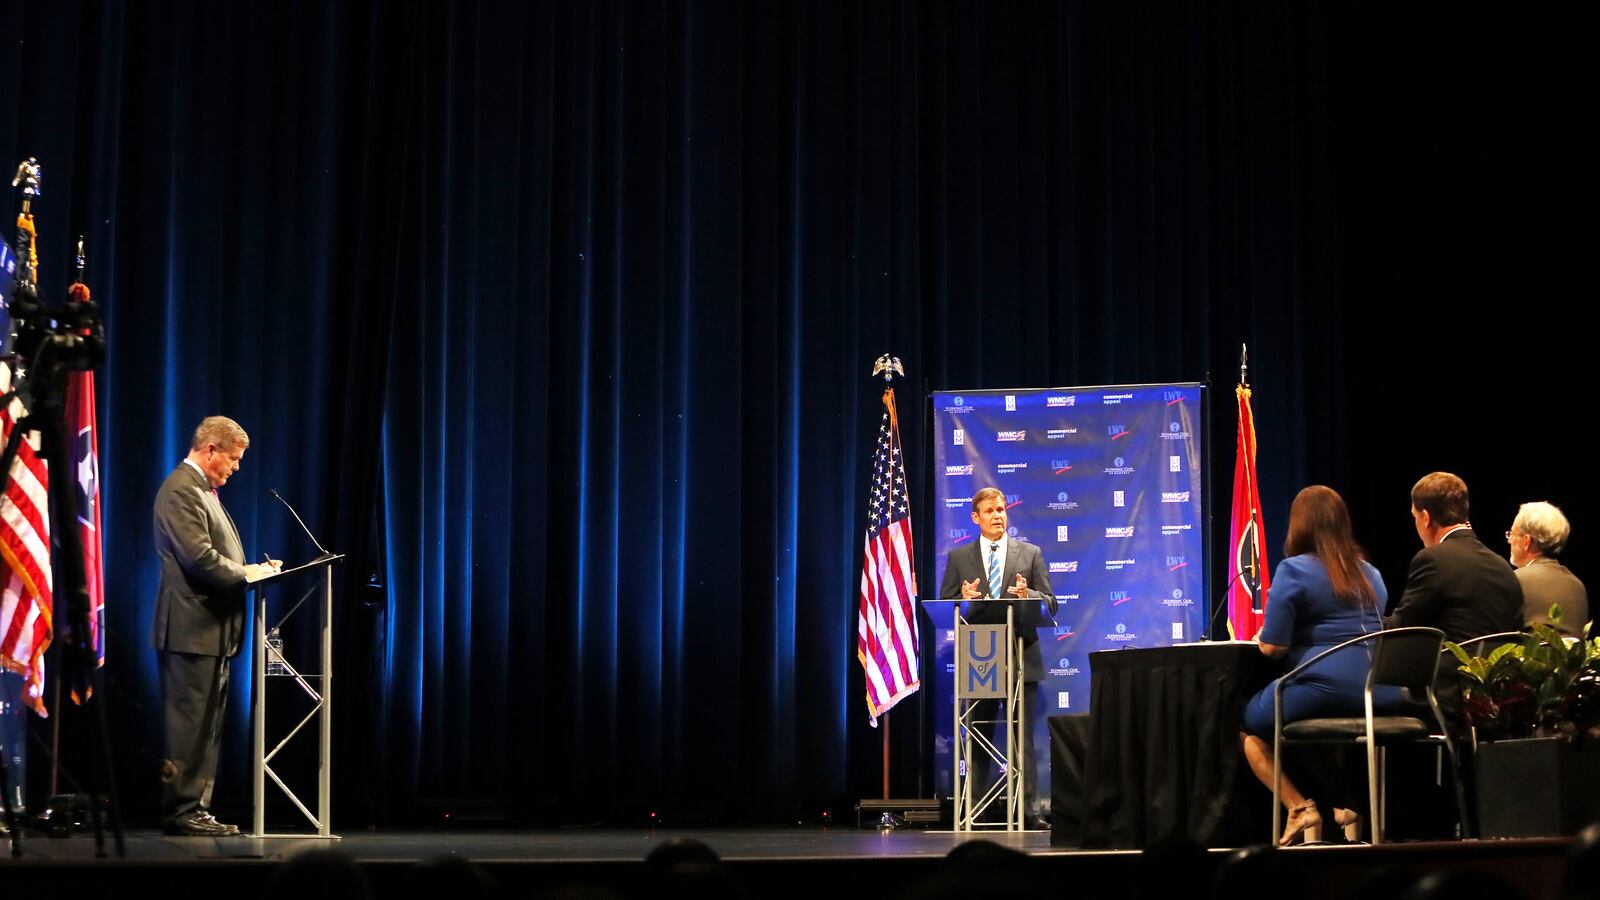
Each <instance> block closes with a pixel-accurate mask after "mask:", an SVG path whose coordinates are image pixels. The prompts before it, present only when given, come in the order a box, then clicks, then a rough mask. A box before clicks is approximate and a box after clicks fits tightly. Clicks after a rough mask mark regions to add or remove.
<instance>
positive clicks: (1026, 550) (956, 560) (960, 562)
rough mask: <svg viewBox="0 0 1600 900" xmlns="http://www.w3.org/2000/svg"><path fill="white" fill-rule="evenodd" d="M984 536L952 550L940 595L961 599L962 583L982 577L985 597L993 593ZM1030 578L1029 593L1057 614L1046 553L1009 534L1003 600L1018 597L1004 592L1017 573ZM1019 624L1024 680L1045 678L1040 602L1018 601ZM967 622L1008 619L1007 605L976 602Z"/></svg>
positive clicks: (989, 622)
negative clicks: (1041, 644) (985, 558)
mask: <svg viewBox="0 0 1600 900" xmlns="http://www.w3.org/2000/svg"><path fill="white" fill-rule="evenodd" d="M982 540H983V539H982V538H981V537H980V538H979V539H978V540H977V541H974V542H973V543H971V544H969V545H967V546H965V547H957V548H956V549H954V550H951V551H950V556H949V558H948V562H947V563H946V564H945V568H944V583H943V584H942V585H940V586H939V596H940V598H942V599H945V600H959V599H961V583H962V582H964V581H971V580H972V579H974V578H976V579H978V582H979V584H980V586H981V587H982V589H983V594H984V596H986V597H987V596H988V595H989V573H988V572H987V571H986V570H985V569H984V567H983V547H982V546H981V542H982ZM1018 575H1021V576H1022V577H1023V578H1026V579H1028V596H1029V597H1030V598H1033V599H1036V600H1040V601H1043V602H1044V604H1045V605H1047V606H1048V607H1049V608H1050V615H1051V616H1054V615H1055V614H1056V608H1057V604H1056V595H1055V594H1054V593H1052V592H1051V590H1050V575H1049V573H1048V572H1047V571H1046V570H1045V565H1044V554H1042V553H1040V552H1039V548H1038V547H1036V546H1034V545H1033V544H1025V543H1023V542H1022V541H1019V540H1017V539H1015V538H1013V537H1011V536H1009V535H1007V537H1006V570H1005V571H1004V572H1002V573H1001V576H1000V585H1001V587H1000V590H1001V592H1002V593H1001V595H1000V599H1014V598H1012V597H1011V595H1010V594H1007V593H1004V591H1005V590H1006V588H1008V587H1010V586H1011V585H1013V584H1016V583H1017V576H1018ZM1015 608H1016V610H1017V617H1016V620H1015V621H1016V625H1017V630H1018V632H1019V634H1018V635H1017V637H1018V638H1020V639H1021V640H1022V680H1023V681H1040V680H1042V679H1043V678H1044V658H1043V657H1042V656H1040V654H1039V632H1038V628H1039V626H1040V625H1043V624H1045V619H1044V616H1042V615H1040V610H1039V604H1038V603H1018V604H1015ZM970 612H971V615H968V616H967V621H969V622H975V623H985V624H995V623H1001V622H1004V621H1005V620H1006V604H1004V603H974V604H972V609H971V610H970Z"/></svg>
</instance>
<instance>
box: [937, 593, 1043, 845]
mask: <svg viewBox="0 0 1600 900" xmlns="http://www.w3.org/2000/svg"><path fill="white" fill-rule="evenodd" d="M923 603H924V604H939V603H948V604H950V606H951V618H952V622H953V624H954V626H955V638H956V670H955V679H956V683H955V690H954V691H953V692H952V693H953V695H954V697H955V709H954V711H953V712H954V716H955V719H954V723H953V727H952V729H951V731H950V735H951V743H952V744H953V745H954V747H955V765H954V766H953V772H954V778H955V786H954V787H955V791H954V793H955V830H956V831H957V832H958V833H961V832H975V831H981V830H995V831H1001V830H1003V831H1007V832H1015V831H1023V830H1025V816H1026V812H1027V811H1026V810H1024V809H1023V803H1024V796H1023V787H1022V786H1023V769H1024V767H1025V766H1027V765H1028V764H1029V762H1028V760H1027V759H1026V757H1027V753H1025V752H1023V750H1022V749H1021V748H1023V747H1025V746H1027V744H1026V743H1025V741H1024V739H1023V732H1022V729H1024V728H1027V727H1028V722H1027V720H1026V719H1025V718H1024V717H1023V716H1022V715H1021V713H1022V709H1023V702H1022V697H1023V691H1024V690H1026V687H1025V685H1024V684H1023V666H1022V641H1021V639H1020V638H1019V637H1018V636H1017V624H1018V618H1019V617H1018V615H1017V613H1018V608H1019V606H1020V605H1023V604H1032V605H1033V606H1035V607H1037V606H1038V604H1039V601H1038V600H1035V599H1027V600H1021V599H1004V600H992V599H982V598H980V599H975V600H944V599H939V600H924V601H923ZM963 603H966V604H970V605H972V606H973V607H974V609H982V610H983V612H982V613H981V614H979V615H975V616H974V618H982V619H999V616H998V610H999V609H1000V608H1001V607H1003V608H1004V610H1005V617H1004V619H1003V620H1000V621H988V622H969V621H968V620H967V618H966V617H964V616H962V614H961V605H962V604H963ZM985 701H998V702H985ZM986 709H993V710H998V711H999V712H997V713H995V714H994V715H995V716H997V717H996V718H982V716H984V715H986V713H985V712H984V710H986ZM985 725H991V726H996V727H995V729H994V730H995V731H998V732H1001V733H1003V734H1004V735H1005V739H1004V743H1005V747H1004V749H1002V748H1001V747H1000V745H999V744H997V743H996V742H995V740H994V738H993V736H992V734H991V733H990V731H989V730H988V729H985V728H983V727H981V726H985ZM975 750H976V751H977V752H978V753H982V754H983V755H984V756H985V757H987V758H988V760H989V761H990V763H991V764H992V765H991V766H990V770H991V771H993V772H997V773H998V776H997V777H995V778H994V779H993V781H992V782H991V783H989V784H981V783H980V784H978V785H977V790H978V794H977V796H976V797H974V796H973V793H974V785H973V782H974V780H977V779H975V773H974V772H973V761H974V760H975V759H977V758H978V757H976V756H974V751H975ZM996 803H1000V804H1002V807H1003V809H1004V810H1005V816H1004V820H1003V821H1000V822H980V821H979V817H980V816H982V815H983V814H984V813H985V812H987V811H988V810H989V808H990V807H991V806H993V805H995V804H996Z"/></svg>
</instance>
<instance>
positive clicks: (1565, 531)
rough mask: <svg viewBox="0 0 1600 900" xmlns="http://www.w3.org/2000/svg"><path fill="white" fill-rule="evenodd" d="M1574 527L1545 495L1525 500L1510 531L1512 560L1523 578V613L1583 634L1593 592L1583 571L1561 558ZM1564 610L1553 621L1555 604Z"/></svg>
mask: <svg viewBox="0 0 1600 900" xmlns="http://www.w3.org/2000/svg"><path fill="white" fill-rule="evenodd" d="M1571 534H1572V526H1571V525H1570V524H1568V523H1567V517H1566V516H1565V515H1563V514H1562V512H1561V510H1559V509H1557V508H1556V507H1555V506H1554V505H1552V504H1549V503H1546V502H1544V501H1543V500H1540V501H1537V502H1534V503H1524V504H1522V507H1521V508H1520V509H1518V510H1517V517H1516V518H1515V519H1513V520H1512V521H1511V530H1510V531H1507V532H1506V543H1508V544H1510V545H1511V564H1512V565H1513V566H1516V567H1517V581H1519V582H1521V583H1522V618H1523V621H1525V622H1527V623H1528V624H1529V625H1552V626H1554V627H1555V628H1556V630H1558V631H1561V632H1562V633H1564V634H1566V635H1569V636H1571V637H1578V636H1580V635H1582V634H1583V626H1584V623H1586V622H1588V621H1589V592H1588V591H1585V590H1584V589H1583V582H1581V581H1579V580H1578V576H1576V575H1574V574H1572V572H1571V571H1570V570H1569V569H1567V567H1566V566H1563V565H1562V564H1561V563H1559V562H1557V561H1556V556H1557V554H1559V553H1560V552H1561V550H1562V548H1564V547H1566V546H1567V537H1568V536H1569V535H1571ZM1552 606H1555V607H1558V608H1560V610H1561V624H1559V625H1557V624H1556V623H1554V622H1552V621H1550V607H1552Z"/></svg>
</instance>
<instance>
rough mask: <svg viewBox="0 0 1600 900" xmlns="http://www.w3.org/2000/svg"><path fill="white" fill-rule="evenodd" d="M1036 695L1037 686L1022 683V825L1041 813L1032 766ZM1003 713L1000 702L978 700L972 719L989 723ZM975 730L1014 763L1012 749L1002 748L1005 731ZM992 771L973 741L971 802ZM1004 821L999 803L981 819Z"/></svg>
mask: <svg viewBox="0 0 1600 900" xmlns="http://www.w3.org/2000/svg"><path fill="white" fill-rule="evenodd" d="M1038 693H1039V682H1037V681H1025V682H1023V683H1022V747H1021V756H1022V759H1023V761H1024V764H1023V767H1022V818H1023V821H1024V822H1026V821H1027V819H1028V818H1029V817H1031V816H1036V815H1040V814H1041V812H1042V810H1041V808H1040V806H1039V771H1038V766H1036V765H1035V764H1034V755H1033V716H1034V715H1036V714H1037V713H1038V711H1039V709H1038V707H1039V698H1038ZM1002 711H1003V708H1002V707H1001V705H1000V701H999V700H979V701H978V702H977V709H975V710H973V715H974V716H976V717H977V718H978V719H979V720H983V721H988V720H992V719H996V718H999V716H1000V714H1001V712H1002ZM978 727H979V728H980V730H982V731H983V733H984V734H985V735H987V736H988V738H989V740H991V741H993V742H995V743H996V744H997V745H999V747H1000V749H1001V750H1002V751H1003V752H1005V754H1006V759H1007V760H1008V761H1010V760H1013V759H1015V756H1014V755H1013V752H1012V748H1010V747H1007V746H1005V739H1004V737H1003V735H1004V734H1005V730H1004V729H1002V728H1000V727H999V726H998V725H994V724H986V725H980V726H978ZM994 768H995V767H994V762H993V761H991V760H990V759H989V754H987V753H985V752H983V751H982V750H980V749H979V748H978V747H977V742H976V741H974V742H973V748H972V774H973V777H974V780H973V782H972V787H973V797H972V799H973V800H977V799H978V796H979V795H980V794H981V793H982V792H983V791H984V790H987V789H988V786H989V785H990V784H992V783H993V781H994V778H995V777H996V776H995V774H994ZM1004 818H1005V807H1004V806H1003V805H1002V804H1001V803H1000V802H998V801H996V803H995V805H994V806H991V807H989V812H988V813H987V814H985V815H984V819H985V820H988V821H1000V820H1003V819H1004Z"/></svg>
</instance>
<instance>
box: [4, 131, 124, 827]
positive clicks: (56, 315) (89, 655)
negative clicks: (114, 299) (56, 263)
mask: <svg viewBox="0 0 1600 900" xmlns="http://www.w3.org/2000/svg"><path fill="white" fill-rule="evenodd" d="M41 182H42V175H41V173H40V167H39V162H38V160H36V159H31V158H30V159H28V160H26V161H24V162H23V163H22V165H20V166H19V167H18V168H17V177H16V178H15V179H13V180H12V186H13V187H17V186H20V187H21V189H22V211H21V214H20V215H18V217H17V244H16V248H17V251H18V252H17V254H16V256H17V263H16V265H17V269H16V277H15V280H14V282H13V290H12V297H11V323H12V329H13V333H14V334H15V336H16V339H15V341H14V342H12V343H11V344H10V346H11V349H12V350H13V351H14V352H15V353H16V355H17V359H18V361H19V362H21V363H23V364H24V365H23V366H18V368H26V369H27V374H28V380H27V386H28V389H29V392H30V393H31V395H32V397H31V399H32V401H33V402H32V405H31V408H30V409H29V411H28V413H27V414H26V415H24V416H22V417H21V418H20V419H19V420H18V421H17V422H16V424H15V425H14V426H13V427H12V429H11V434H10V436H9V437H8V438H7V439H6V445H5V451H4V453H3V454H0V473H3V475H0V477H5V478H9V477H10V475H11V467H12V464H13V463H14V462H15V461H16V460H17V457H18V454H19V452H20V450H21V447H22V441H23V436H24V435H26V434H28V433H29V432H37V433H38V435H39V447H40V457H41V459H42V460H43V461H44V463H45V466H46V467H47V471H48V470H54V471H56V472H58V473H60V472H67V471H70V469H69V468H68V462H69V454H68V448H67V447H66V446H65V437H66V436H65V435H64V434H63V432H64V430H65V427H66V405H67V404H66V395H67V377H68V375H69V374H70V373H72V372H87V371H90V370H92V369H94V367H95V366H97V365H99V364H100V363H101V362H103V361H104V360H105V350H106V339H105V327H104V324H103V323H102V321H101V319H100V310H99V307H98V306H97V305H96V304H95V303H94V302H93V301H91V300H90V299H89V291H88V290H87V289H86V288H83V285H82V283H81V282H80V283H78V284H74V285H73V286H72V288H71V289H69V291H68V294H69V296H70V297H71V298H72V300H71V302H68V303H64V304H62V305H61V306H60V307H59V308H58V309H55V310H48V309H46V308H45V306H44V304H43V303H41V302H40V300H39V292H38V268H37V255H36V252H35V246H34V236H35V231H34V225H33V215H32V202H33V199H34V198H36V197H38V196H39V195H40V190H41V187H40V186H41ZM80 272H81V267H80ZM80 277H81V275H80ZM80 289H81V290H80ZM15 396H16V389H15V386H13V389H12V391H11V392H8V393H7V394H6V396H4V397H3V398H0V405H5V404H9V403H10V402H11V400H12V399H13V398H14V397H15ZM48 495H49V496H50V497H51V498H52V499H53V500H54V501H55V502H54V503H51V504H49V506H50V512H49V521H50V522H51V523H52V524H53V525H54V526H55V528H53V529H52V534H54V535H56V536H57V539H58V540H59V541H60V555H59V557H58V558H59V560H60V562H61V565H60V577H59V578H57V579H56V580H57V582H58V583H59V586H60V588H61V590H60V592H59V594H58V595H64V596H65V597H66V599H67V616H66V622H67V623H68V625H69V626H70V627H71V632H70V640H68V641H66V642H64V644H63V645H62V648H61V649H62V651H63V652H62V662H63V665H62V669H63V670H64V671H63V672H62V673H61V675H60V676H59V677H65V678H70V679H73V684H74V688H75V689H78V688H81V693H82V694H83V695H84V697H85V704H86V705H88V704H90V703H92V704H93V706H94V712H93V719H92V721H93V723H94V726H95V745H96V746H95V750H96V751H97V753H96V760H95V762H97V763H98V766H96V765H91V766H90V772H91V773H94V772H96V771H98V772H99V774H101V775H102V776H103V778H104V779H105V783H106V789H107V794H108V795H109V797H110V801H111V802H110V814H111V830H112V836H113V838H114V841H115V845H116V851H117V856H119V857H121V856H125V855H126V844H125V840H124V835H123V830H122V808H121V804H120V803H119V801H118V798H117V780H116V770H115V768H114V766H113V765H112V758H111V734H110V724H109V722H108V721H107V718H106V706H105V704H106V700H105V692H104V690H103V686H102V685H101V683H100V681H101V673H100V668H99V666H98V665H96V664H95V662H94V661H93V660H94V658H95V656H96V654H95V652H94V647H93V645H92V641H91V638H90V635H91V634H93V631H92V630H91V629H90V627H89V617H90V611H89V591H88V587H87V583H86V579H85V573H84V559H83V542H82V540H81V539H80V537H79V535H78V529H77V527H76V526H77V518H78V497H77V490H76V485H74V489H73V490H62V489H61V485H60V484H59V483H55V484H51V485H50V486H49V490H48ZM63 525H65V526H66V527H62V526H63ZM95 688H102V689H101V690H100V691H98V693H99V694H100V697H99V699H97V700H91V699H90V697H91V696H92V694H93V693H96V691H95ZM5 768H6V767H5V765H4V762H3V761H0V795H3V794H4V793H6V791H5V790H4V781H5V778H4V777H3V776H4V775H5ZM96 787H98V785H97V784H96V783H94V781H92V780H91V783H90V784H89V794H90V797H91V798H93V797H94V795H95V789H96ZM89 811H90V819H91V820H92V821H93V823H94V832H95V846H96V851H97V855H98V856H104V855H105V831H104V829H103V827H102V825H103V823H102V820H101V816H100V806H99V804H98V803H93V802H91V803H90V804H89ZM0 812H3V813H4V814H5V815H6V816H7V818H8V819H13V818H14V816H13V815H12V811H11V808H10V799H9V798H8V797H7V798H4V808H3V809H0ZM11 824H12V826H13V827H12V829H11V852H12V855H13V856H20V855H21V853H22V829H21V828H20V827H16V825H17V824H18V823H16V822H14V821H13V822H12V823H11Z"/></svg>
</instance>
